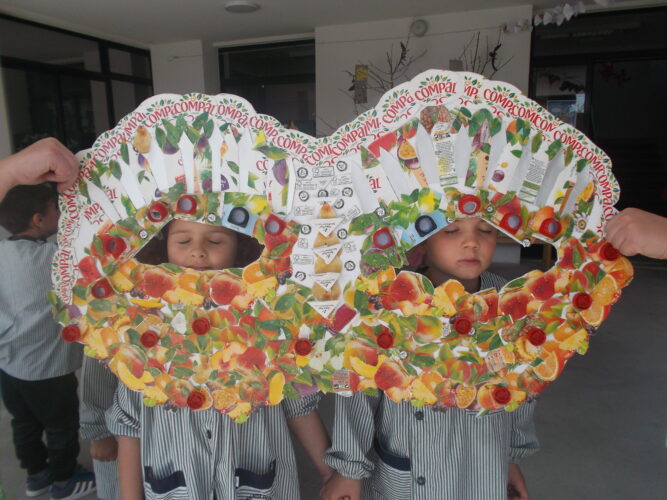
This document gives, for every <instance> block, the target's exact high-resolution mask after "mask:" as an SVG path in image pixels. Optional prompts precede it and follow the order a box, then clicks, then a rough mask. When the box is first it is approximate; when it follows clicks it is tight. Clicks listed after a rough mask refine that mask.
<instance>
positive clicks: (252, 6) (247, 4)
mask: <svg viewBox="0 0 667 500" xmlns="http://www.w3.org/2000/svg"><path fill="white" fill-rule="evenodd" d="M259 9H260V5H259V4H258V3H257V2H251V1H250V0H231V2H227V3H226V4H225V10H226V11H227V12H231V13H232V14H247V13H249V12H255V11H257V10H259Z"/></svg>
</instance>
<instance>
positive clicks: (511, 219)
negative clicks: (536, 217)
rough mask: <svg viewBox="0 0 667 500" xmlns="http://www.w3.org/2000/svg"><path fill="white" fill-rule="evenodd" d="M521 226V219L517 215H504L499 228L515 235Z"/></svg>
mask: <svg viewBox="0 0 667 500" xmlns="http://www.w3.org/2000/svg"><path fill="white" fill-rule="evenodd" d="M522 224H523V218H522V217H521V216H520V215H519V214H505V217H503V219H502V220H501V221H500V227H502V228H503V229H505V230H506V231H508V232H510V233H512V234H514V233H516V232H517V231H518V230H519V228H520V227H521V225H522Z"/></svg>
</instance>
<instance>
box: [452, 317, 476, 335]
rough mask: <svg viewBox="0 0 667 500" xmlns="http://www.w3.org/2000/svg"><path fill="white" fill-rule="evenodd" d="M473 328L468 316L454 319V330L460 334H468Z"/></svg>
mask: <svg viewBox="0 0 667 500" xmlns="http://www.w3.org/2000/svg"><path fill="white" fill-rule="evenodd" d="M470 330H472V323H471V322H470V320H469V319H467V318H456V319H455V320H454V331H455V332H456V333H458V334H459V335H468V333H470Z"/></svg>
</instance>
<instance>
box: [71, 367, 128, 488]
mask: <svg viewBox="0 0 667 500" xmlns="http://www.w3.org/2000/svg"><path fill="white" fill-rule="evenodd" d="M117 386H118V379H117V378H116V376H115V375H114V374H113V373H111V371H109V370H108V369H107V368H106V366H105V365H104V364H103V363H101V362H100V361H98V360H96V359H93V358H89V357H88V356H84V358H83V366H82V368H81V383H80V388H81V406H80V407H79V414H80V427H79V433H80V434H81V438H82V439H85V440H88V441H97V440H99V439H104V438H106V437H109V436H111V435H112V434H111V432H109V429H107V424H106V421H105V419H104V414H105V412H106V411H107V409H108V408H109V407H110V406H111V405H112V403H113V395H114V393H115V392H116V387H117ZM93 470H94V471H95V482H96V483H97V497H98V498H102V499H104V500H116V499H117V498H118V496H119V493H120V492H119V489H118V464H117V463H116V461H115V460H113V461H111V462H100V461H99V460H93Z"/></svg>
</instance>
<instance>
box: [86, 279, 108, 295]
mask: <svg viewBox="0 0 667 500" xmlns="http://www.w3.org/2000/svg"><path fill="white" fill-rule="evenodd" d="M90 293H91V295H92V296H93V297H95V298H96V299H106V298H108V297H111V296H112V295H113V288H111V285H110V284H109V282H108V281H107V280H106V278H102V279H101V280H98V281H96V282H95V283H94V284H93V288H92V289H91V290H90Z"/></svg>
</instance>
